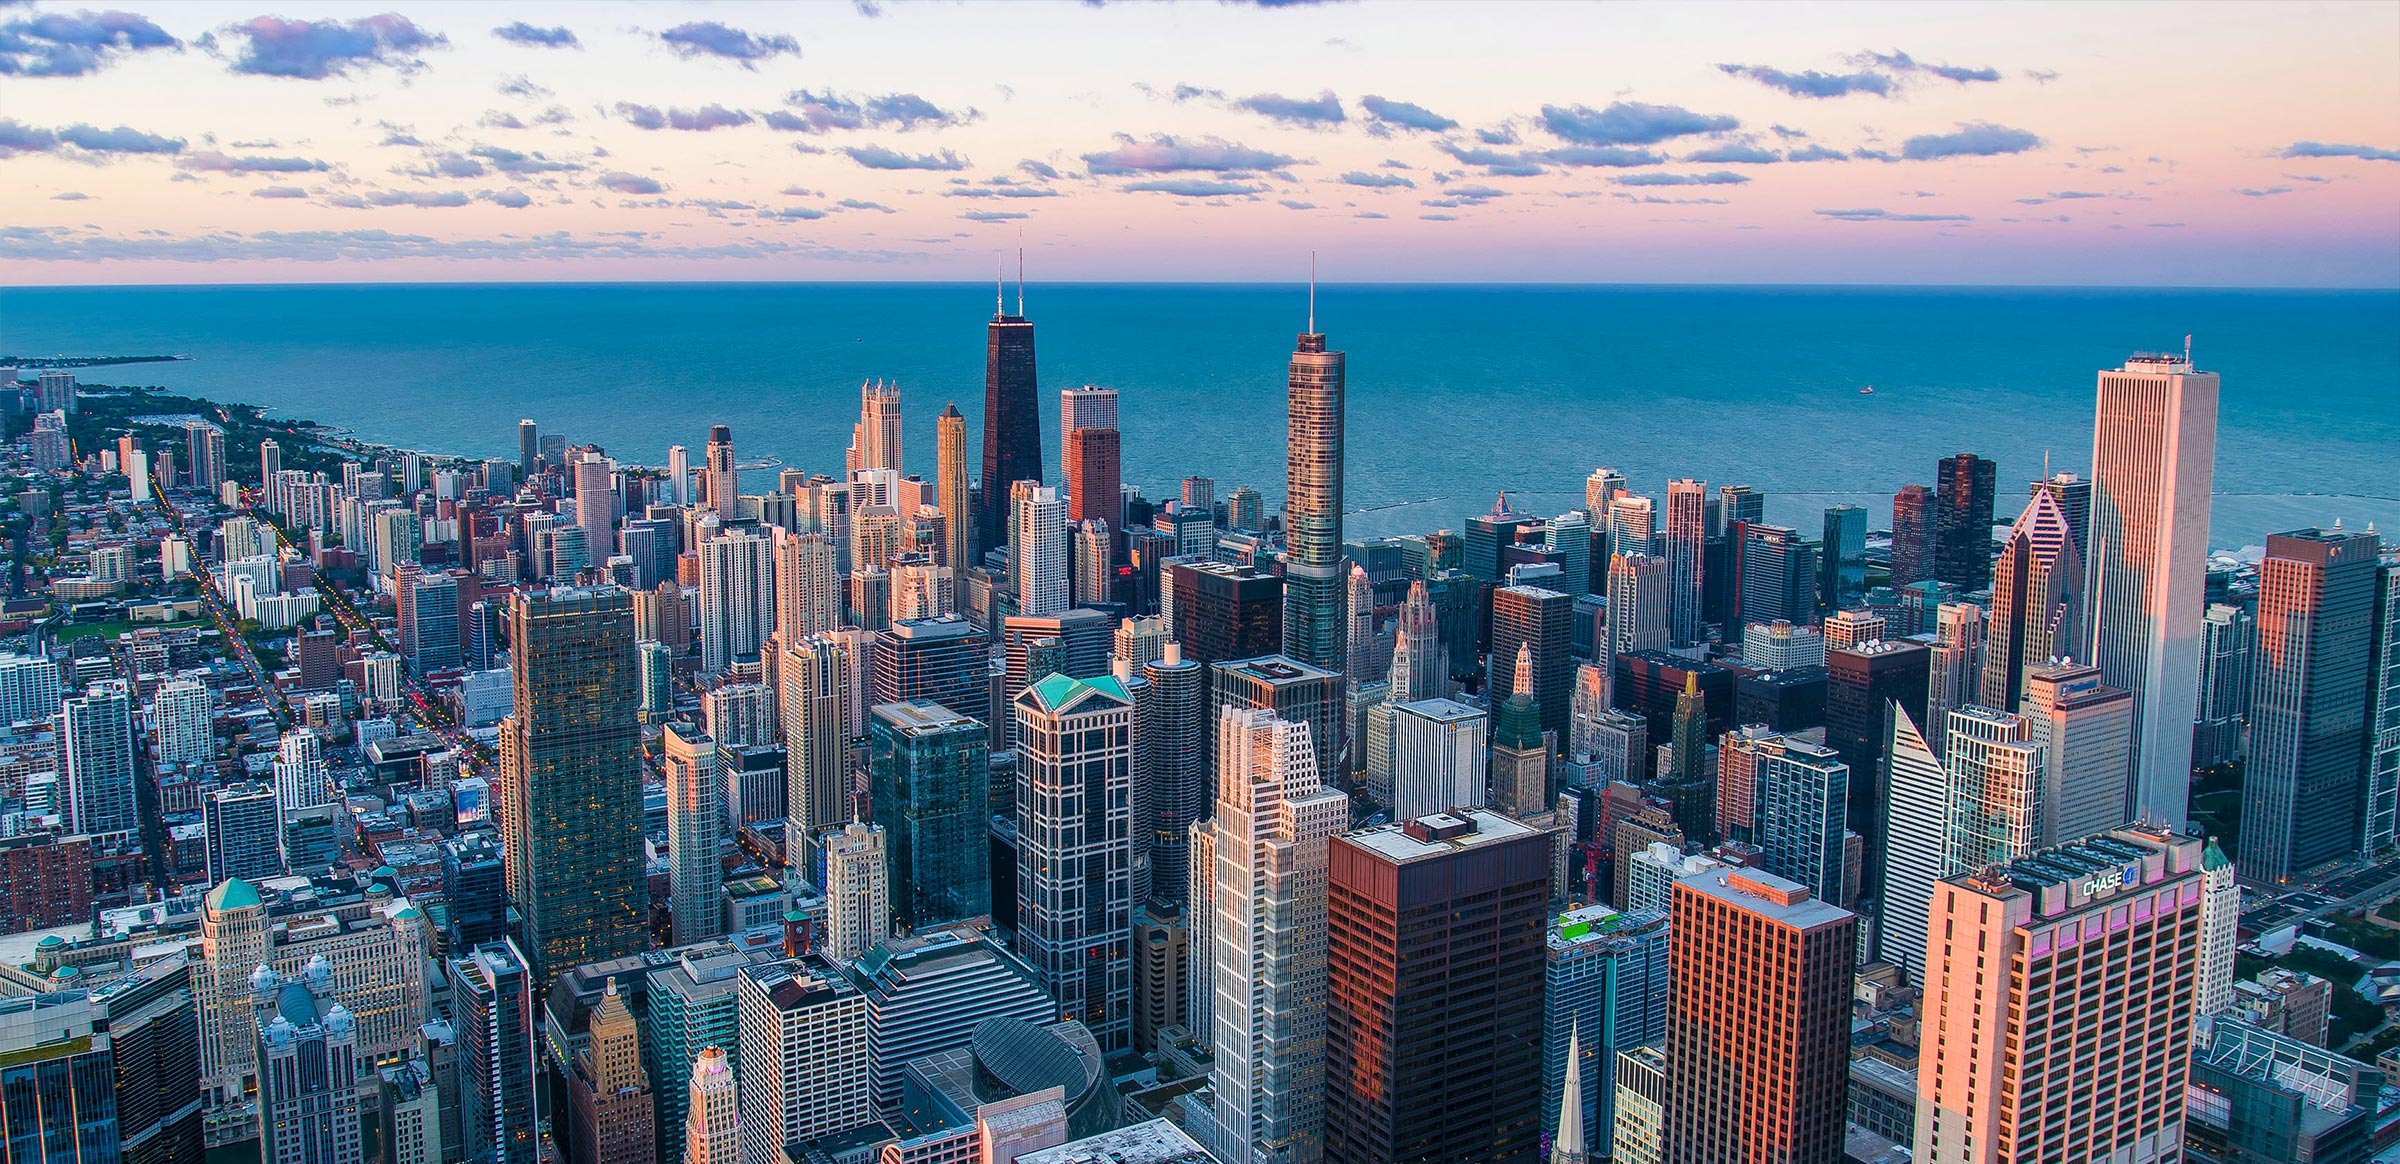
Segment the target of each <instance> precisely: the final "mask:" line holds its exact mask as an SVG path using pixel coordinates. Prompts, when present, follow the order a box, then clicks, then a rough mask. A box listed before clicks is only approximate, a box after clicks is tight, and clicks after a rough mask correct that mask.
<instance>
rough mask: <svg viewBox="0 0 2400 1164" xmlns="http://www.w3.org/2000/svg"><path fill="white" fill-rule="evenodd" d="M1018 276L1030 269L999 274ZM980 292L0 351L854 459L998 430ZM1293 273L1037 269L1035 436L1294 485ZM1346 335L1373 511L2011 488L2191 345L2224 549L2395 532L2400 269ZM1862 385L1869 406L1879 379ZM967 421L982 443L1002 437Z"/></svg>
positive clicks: (1514, 307) (459, 293)
mask: <svg viewBox="0 0 2400 1164" xmlns="http://www.w3.org/2000/svg"><path fill="white" fill-rule="evenodd" d="M1014 294H1015V289H1014V288H1011V289H1010V295H1011V297H1012V299H1013V297H1014ZM991 310H992V302H991V299H990V288H988V287H981V286H974V285H940V284H627V285H618V284H514V285H511V284H499V285H493V284H478V285H450V284H438V285H376V286H276V287H124V288H63V289H53V288H41V289H33V288H16V289H0V352H12V353H18V354H44V355H46V354H51V353H68V354H86V355H89V354H134V353H144V354H147V353H189V354H191V355H192V356H194V357H195V359H194V360H192V361H191V362H189V363H181V364H173V365H141V366H135V367H129V368H106V369H96V370H94V371H92V372H90V373H87V374H86V376H85V378H86V379H87V380H91V381H99V382H117V383H138V384H154V385H159V386H162V387H166V388H168V389H171V390H175V391H179V392H188V393H192V394H196V395H202V396H208V397H213V398H218V399H227V400H241V401H249V402H252V403H258V404H265V405H270V406H272V407H274V408H276V409H278V410H280V411H282V412H284V413H286V414H288V415H294V416H301V417H306V418H309V419H313V420H318V421H323V422H326V423H329V424H336V425H340V426H343V427H346V428H349V429H352V430H354V431H355V432H357V433H358V434H359V435H360V436H362V437H365V438H368V439H371V440H376V441H381V442H386V443H391V444H397V445H402V446H407V447H415V448H424V449H432V450H439V451H443V452H456V453H465V454H474V455H485V456H501V457H508V458H512V459H513V458H514V457H515V455H516V422H517V420H518V418H520V417H527V416H530V417H533V418H534V419H536V420H537V421H539V422H540V424H541V426H542V429H543V431H544V432H548V433H559V434H563V435H565V436H567V437H568V438H569V439H570V440H572V441H577V442H585V441H589V442H597V443H599V444H601V445H603V446H605V447H606V448H607V449H608V451H609V452H610V453H611V455H613V456H616V457H617V458H618V459H620V460H624V461H630V462H635V463H663V462H664V460H665V455H666V448H667V446H669V445H671V444H683V445H687V446H689V447H691V448H692V449H693V450H694V451H695V454H696V453H697V451H698V450H699V448H700V446H701V445H702V444H703V443H704V441H705V438H706V431H707V426H708V425H710V424H712V423H724V424H730V425H732V426H733V430H734V437H735V443H736V447H737V449H738V450H739V452H740V455H741V456H742V458H743V459H744V460H750V459H754V458H761V457H767V456H774V457H779V458H781V459H782V460H783V461H784V462H785V463H786V464H788V465H794V466H800V467H805V468H813V469H827V470H833V471H837V472H838V471H839V467H840V465H841V459H842V449H843V447H844V446H845V445H846V444H847V443H848V441H849V433H850V425H851V424H852V422H853V421H854V420H855V419H856V416H857V407H858V386H859V383H860V381H861V380H863V379H866V378H869V377H879V378H883V379H887V380H896V381H897V382H898V383H899V384H900V386H901V389H902V391H903V393H904V396H905V399H906V402H907V405H906V407H907V428H906V437H905V440H906V462H907V465H908V467H909V468H910V469H912V470H915V471H920V472H923V473H925V474H926V475H927V476H929V477H930V476H931V475H932V472H933V452H934V449H933V435H934V434H933V417H934V415H935V414H936V413H937V412H939V411H940V409H941V407H942V405H943V404H944V403H946V402H949V401H953V400H955V401H956V402H957V403H958V406H959V408H960V409H961V410H962V411H963V412H965V413H966V414H967V416H968V418H969V423H970V424H971V425H980V414H981V411H982V384H983V324H984V322H985V320H986V319H987V318H988V317H989V315H990V313H991ZM1305 310H1306V300H1305V292H1304V290H1303V289H1301V288H1297V287H1291V286H1256V285H1204V286H1202V285H1155V284H1152V285H1036V286H1034V287H1032V288H1030V289H1029V291H1028V294H1027V299H1026V311H1027V314H1028V315H1029V316H1030V317H1031V318H1032V319H1033V320H1034V322H1035V324H1036V327H1037V332H1038V337H1039V355H1040V368H1041V381H1042V385H1043V389H1044V411H1045V415H1044V418H1043V424H1044V434H1043V448H1044V455H1045V465H1046V467H1047V468H1048V469H1049V470H1050V471H1051V473H1052V474H1053V475H1055V474H1056V472H1057V466H1056V464H1055V458H1056V453H1057V441H1058V434H1057V431H1056V424H1057V410H1056V405H1055V400H1056V396H1055V390H1056V389H1059V388H1064V387H1068V386H1071V385H1076V384H1083V383H1096V384H1102V385H1108V386H1112V387H1115V388H1118V389H1119V390H1121V392H1122V394H1123V395H1122V421H1121V426H1122V428H1123V430H1124V460H1125V477H1126V480H1128V481H1130V482H1133V483H1136V484H1138V485H1140V486H1142V487H1143V488H1144V490H1145V491H1146V492H1148V493H1150V494H1151V495H1152V496H1164V495H1171V493H1172V483H1173V482H1174V481H1175V480H1176V479H1177V478H1180V477H1182V476H1184V475H1186V474H1192V473H1198V474H1203V475H1207V476H1211V477H1214V478H1216V480H1217V482H1218V495H1219V496H1223V495H1224V493H1225V492H1226V491H1228V490H1230V489H1231V488H1233V487H1234V486H1236V485H1245V484H1246V485H1251V486H1253V487H1255V488H1257V489H1259V490H1260V491H1261V492H1263V493H1265V494H1266V495H1267V498H1268V504H1269V505H1270V507H1272V506H1273V505H1274V504H1276V502H1277V501H1278V499H1279V498H1280V495H1281V493H1282V485H1283V459H1282V453H1283V435H1284V431H1283V365H1284V360H1285V358H1286V356H1287V355H1288V353H1289V352H1290V351H1291V348H1292V339H1293V336H1294V335H1295V334H1296V333H1297V332H1298V331H1300V330H1301V328H1302V326H1303V324H1304V322H1305ZM1318 323H1319V325H1320V326H1321V327H1322V328H1323V329H1324V330H1325V331H1326V332H1327V333H1328V336H1329V338H1330V343H1331V345H1332V346H1333V347H1335V348H1339V349H1342V350H1345V351H1347V352H1348V353H1349V368H1350V396H1349V422H1348V437H1349V450H1348V470H1349V479H1348V492H1347V504H1348V507H1349V508H1350V509H1351V510H1352V511H1353V512H1352V517H1351V520H1350V522H1349V531H1350V532H1351V533H1352V534H1353V535H1372V534H1381V533H1399V532H1413V531H1420V530H1425V529H1431V528H1435V527H1438V526H1444V525H1447V526H1450V527H1452V528H1456V527H1457V525H1458V523H1459V522H1460V521H1461V520H1462V519H1463V518H1464V517H1465V516H1467V515H1469V514H1472V513H1478V512H1482V511H1483V510H1485V509H1486V508H1488V507H1489V506H1490V504H1491V502H1492V498H1493V495H1494V494H1496V493H1497V492H1498V491H1500V490H1502V489H1507V490H1509V491H1511V494H1512V499H1514V500H1517V501H1518V502H1519V507H1520V508H1525V509H1530V510H1533V511H1536V512H1556V511H1559V510H1563V509H1565V508H1568V507H1570V506H1571V505H1579V504H1580V503H1581V498H1582V480H1583V478H1584V476H1585V475H1586V474H1588V473H1589V472H1590V471H1591V470H1592V469H1593V468H1594V467H1596V466H1600V465H1610V466H1614V467H1616V468H1618V469H1621V470H1623V471H1624V472H1625V473H1626V474H1627V475H1628V476H1629V477H1630V478H1631V480H1632V482H1633V483H1634V485H1635V486H1636V487H1637V488H1639V489H1641V490H1642V491H1644V492H1650V493H1653V494H1660V493H1663V491H1664V487H1665V482H1666V481H1667V480H1668V479H1670V478H1673V477H1682V476H1695V477H1700V478H1702V479H1705V480H1707V481H1709V482H1711V483H1737V482H1739V483H1748V484H1750V485H1753V486H1755V487H1756V488H1758V489H1760V490H1762V491H1764V492H1766V493H1767V494H1768V497H1769V504H1768V514H1769V518H1770V520H1778V521H1785V522H1790V523H1792V524H1797V525H1800V526H1802V528H1804V529H1813V527H1814V524H1815V515H1816V512H1817V510H1818V509H1820V508H1822V507H1823V506H1824V505H1827V504H1830V503H1832V502H1834V501H1837V500H1850V501H1857V502H1859V503H1860V504H1865V505H1867V506H1868V507H1869V509H1870V512H1871V515H1872V518H1873V521H1874V523H1875V524H1876V525H1878V526H1882V525H1884V524H1885V523H1887V522H1888V520H1889V512H1890V511H1889V500H1888V499H1889V496H1890V494H1891V492H1892V491H1893V490H1894V489H1896V488H1898V487H1899V486H1901V485H1903V484H1906V483H1909V482H1912V481H1914V482H1928V483H1929V482H1930V481H1931V480H1932V470H1933V463H1934V461H1935V460H1936V459H1937V458H1939V457H1942V456H1945V455H1947V454H1950V453H1954V452H1958V451H1960V450H1972V451H1975V452H1977V453H1981V454H1983V455H1985V456H1988V457H1991V458H1994V459H1995V460H1997V461H1998V462H1999V463H2000V478H2001V481H2002V482H2003V488H2002V492H2003V498H2004V499H2003V502H2002V505H2001V508H2002V510H2003V511H2004V512H2003V513H2002V515H2001V516H2002V518H2003V520H2005V519H2006V518H2007V517H2008V516H2011V515H2012V514H2013V511H2014V509H2015V504H2014V502H2013V501H2011V500H2009V499H2010V498H2014V497H2016V496H2020V495H2021V491H2022V489H2023V485H2022V484H2021V482H2023V481H2025V480H2029V479H2031V478H2033V477H2035V476H2037V475H2039V473H2040V472H2041V470H2042V467H2043V460H2044V457H2045V455H2047V457H2048V458H2049V463H2050V464H2051V466H2052V467H2053V468H2056V469H2068V470H2078V471H2080V470H2082V469H2084V468H2085V467H2086V466H2087V463H2088V461H2089V459H2090V455H2091V437H2090V433H2091V419H2092V417H2091V412H2092V398H2093V390H2094V373H2095V372H2096V371H2097V370H2098V369H2100V368H2103V367H2114V366H2115V365H2116V364H2117V363H2118V362H2120V361H2121V360H2122V359H2123V357H2124V356H2125V355H2126V354H2127V353H2128V352H2130V351H2132V350H2134V349H2174V348H2180V347H2181V345H2182V343H2183V337H2184V336H2185V335H2186V334H2191V335H2193V336H2194V337H2195V339H2194V345H2195V346H2194V354H2195V356H2196V358H2197V361H2198V363H2199V364H2200V365H2201V366H2202V367H2204V368H2207V369H2209V370H2212V371H2216V372H2218V373H2220V374H2221V375H2222V376H2223V378H2224V398H2223V408H2222V415H2221V420H2220V429H2219V443H2218V456H2217V470H2216V487H2217V490H2218V493H2219V497H2218V500H2217V504H2216V509H2215V514H2214V517H2215V526H2216V534H2215V539H2214V540H2215V541H2216V542H2217V543H2218V544H2219V545H2221V546H2225V547H2228V548H2230V547H2235V546H2240V545H2245V544H2257V543H2260V542H2262V541H2263V540H2264V536H2265V534H2266V533H2267V532H2268V531H2269V530H2272V529H2282V528H2289V527H2292V526H2297V525H2303V524H2312V523H2320V522H2324V523H2330V522H2331V521H2332V520H2333V519H2335V518H2337V517H2338V518H2343V519H2346V521H2347V523H2348V524H2351V525H2363V524H2365V523H2367V522H2369V521H2384V522H2391V521H2400V481H2395V479H2394V470H2393V462H2394V459H2395V456H2396V455H2400V293H2395V292H2287V291H2264V292H2262V291H2150V290H2117V289H2105V290H2102V289H2054V290H2044V289H2020V288H2009V289H1952V288H1852V287H1839V288H1837V287H1741V288H1733V287H1548V286H1516V287H1511V286H1328V287H1324V288H1321V289H1320V291H1319V296H1318ZM1867 385H1872V386H1873V387H1874V388H1875V392H1874V393H1873V394H1872V395H1862V394H1861V393H1860V392H1859V391H1858V389H1859V388H1861V387H1863V386H1867ZM976 433H977V435H975V436H973V437H971V440H972V441H974V442H978V447H979V442H980V440H981V437H980V428H979V427H978V428H977V429H976Z"/></svg>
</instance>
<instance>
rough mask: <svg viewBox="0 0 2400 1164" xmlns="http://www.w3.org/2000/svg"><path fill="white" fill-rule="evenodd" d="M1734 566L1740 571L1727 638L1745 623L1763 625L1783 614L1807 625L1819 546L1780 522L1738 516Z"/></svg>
mask: <svg viewBox="0 0 2400 1164" xmlns="http://www.w3.org/2000/svg"><path fill="white" fill-rule="evenodd" d="M1734 528H1735V530H1737V531H1738V532H1739V533H1740V535H1741V544H1740V547H1739V548H1738V549H1737V550H1736V553H1737V554H1738V555H1739V557H1738V559H1737V564H1736V565H1735V567H1734V568H1735V569H1736V570H1738V571H1740V573H1741V577H1740V579H1739V580H1738V581H1737V582H1736V583H1735V589H1734V598H1733V601H1734V622H1735V624H1736V625H1735V626H1732V627H1728V628H1726V631H1727V634H1726V636H1725V637H1726V638H1728V639H1731V638H1735V637H1738V636H1739V635H1740V634H1741V628H1742V627H1747V626H1766V625H1769V624H1771V623H1773V622H1774V621H1775V620H1777V619H1783V620H1785V621H1787V622H1790V623H1791V624H1793V625H1794V626H1806V625H1808V624H1809V623H1810V622H1811V621H1813V620H1814V619H1815V618H1816V613H1817V559H1818V554H1819V553H1820V552H1821V547H1820V546H1818V544H1817V543H1815V542H1812V541H1809V540H1808V539H1806V538H1803V537H1801V536H1800V531H1798V530H1795V529H1789V528H1786V527H1784V526H1780V525H1762V524H1760V523H1757V522H1747V521H1746V522H1743V523H1741V524H1740V525H1738V526H1735V527H1734Z"/></svg>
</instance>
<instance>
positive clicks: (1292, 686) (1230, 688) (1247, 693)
mask: <svg viewBox="0 0 2400 1164" xmlns="http://www.w3.org/2000/svg"><path fill="white" fill-rule="evenodd" d="M1209 671H1210V675H1209V686H1210V688H1211V690H1212V692H1213V694H1212V696H1211V698H1210V700H1209V705H1208V722H1209V723H1215V722H1217V721H1219V720H1221V719H1223V718H1225V709H1226V708H1228V707H1255V708H1259V709H1262V710H1265V711H1272V712H1274V713H1275V717H1276V718H1277V719H1288V720H1290V721H1292V722H1293V723H1304V724H1307V725H1308V738H1309V742H1310V743H1311V744H1313V745H1315V747H1316V749H1317V770H1318V774H1319V777H1320V779H1322V780H1323V781H1324V782H1325V786H1326V787H1328V788H1344V789H1346V788H1348V787H1349V780H1348V778H1347V773H1346V772H1344V770H1343V768H1344V765H1343V759H1344V754H1343V751H1342V677H1341V675H1340V674H1339V673H1338V672H1334V671H1327V670H1323V669H1320V668H1317V667H1311V666H1309V665H1308V664H1306V663H1303V662H1300V661H1298V660H1296V659H1291V658H1287V657H1285V656H1282V655H1269V656H1267V657H1265V658H1263V659H1236V660H1231V661H1225V662H1218V663H1214V664H1211V665H1210V668H1209ZM1202 730H1204V731H1205V730H1206V728H1205V725H1204V726H1203V729H1202ZM1212 791H1213V789H1212Z"/></svg>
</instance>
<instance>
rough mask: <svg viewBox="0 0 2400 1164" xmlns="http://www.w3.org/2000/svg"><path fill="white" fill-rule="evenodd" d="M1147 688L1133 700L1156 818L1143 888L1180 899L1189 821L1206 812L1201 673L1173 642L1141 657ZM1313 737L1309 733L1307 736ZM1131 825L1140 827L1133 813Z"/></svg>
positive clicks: (1184, 889)
mask: <svg viewBox="0 0 2400 1164" xmlns="http://www.w3.org/2000/svg"><path fill="white" fill-rule="evenodd" d="M1142 677H1143V678H1144V679H1147V680H1149V681H1150V690H1149V693H1148V694H1146V695H1144V696H1143V697H1142V699H1141V701H1140V702H1138V703H1136V704H1135V705H1134V711H1133V716H1134V736H1135V743H1136V744H1137V745H1138V746H1139V747H1140V749H1141V752H1142V754H1141V755H1139V756H1136V757H1135V762H1136V765H1137V770H1144V771H1147V772H1148V773H1149V774H1150V784H1151V793H1150V802H1151V808H1152V811H1153V812H1154V813H1155V814H1156V819H1155V820H1153V821H1151V822H1148V825H1147V827H1149V828H1150V829H1151V830H1152V831H1151V834H1150V895H1151V896H1152V897H1153V898H1163V899H1165V900H1167V901H1171V902H1174V903H1175V904H1177V905H1182V904H1184V902H1185V901H1186V900H1187V899H1188V898H1189V897H1190V896H1191V884H1190V878H1191V848H1192V842H1191V835H1190V833H1191V826H1192V822H1194V821H1197V820H1201V819H1203V818H1205V817H1207V816H1208V806H1209V793H1210V791H1211V790H1212V789H1211V786H1210V782H1209V779H1208V762H1207V760H1206V758H1205V757H1206V756H1207V752H1208V750H1207V747H1206V736H1207V734H1208V676H1207V674H1206V672H1205V669H1204V668H1203V667H1202V666H1201V665H1200V662H1199V661H1198V660H1196V659H1190V658H1186V657H1185V656H1184V653H1183V646H1182V644H1180V643H1175V642H1169V643H1168V644H1167V645H1166V650H1165V653H1164V654H1162V655H1161V656H1160V657H1159V658H1157V659H1154V660H1152V661H1150V662H1148V663H1145V664H1143V665H1142ZM1311 743H1312V744H1313V743H1314V741H1311ZM1134 827H1136V828H1141V827H1145V824H1144V822H1141V821H1135V822H1134Z"/></svg>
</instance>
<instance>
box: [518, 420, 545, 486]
mask: <svg viewBox="0 0 2400 1164" xmlns="http://www.w3.org/2000/svg"><path fill="white" fill-rule="evenodd" d="M541 464H542V430H541V426H540V425H537V424H535V423H533V421H532V420H531V419H530V418H528V419H525V420H520V421H518V422H517V468H518V469H519V470H520V471H521V472H523V473H524V475H525V479H526V480H528V481H530V480H532V479H533V474H534V471H535V470H537V469H539V468H541Z"/></svg>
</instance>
